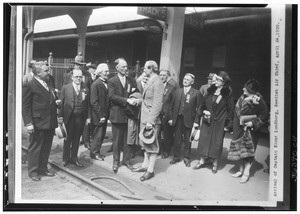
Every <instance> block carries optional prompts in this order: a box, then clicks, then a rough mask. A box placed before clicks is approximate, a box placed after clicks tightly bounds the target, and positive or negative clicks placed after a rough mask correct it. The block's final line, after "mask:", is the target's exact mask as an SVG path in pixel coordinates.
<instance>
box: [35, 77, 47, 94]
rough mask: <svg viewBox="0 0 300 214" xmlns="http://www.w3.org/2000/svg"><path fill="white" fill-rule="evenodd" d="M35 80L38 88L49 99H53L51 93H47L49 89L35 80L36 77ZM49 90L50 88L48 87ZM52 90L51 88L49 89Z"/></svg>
mask: <svg viewBox="0 0 300 214" xmlns="http://www.w3.org/2000/svg"><path fill="white" fill-rule="evenodd" d="M33 80H34V81H35V84H36V86H37V88H39V89H40V91H41V92H42V93H43V94H44V95H45V96H47V97H49V98H51V93H50V92H49V91H47V89H46V88H45V87H44V86H43V85H42V84H41V83H40V82H39V81H38V80H37V79H35V77H33ZM48 88H49V87H48ZM49 90H50V88H49Z"/></svg>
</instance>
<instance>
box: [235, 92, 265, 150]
mask: <svg viewBox="0 0 300 214" xmlns="http://www.w3.org/2000/svg"><path fill="white" fill-rule="evenodd" d="M258 96H260V100H259V103H258V104H257V105H255V104H250V103H243V100H244V98H245V96H244V95H242V96H241V97H240V98H239V99H238V101H237V103H236V106H235V111H234V120H233V136H232V140H237V139H239V138H240V137H241V136H242V135H243V133H244V129H243V126H241V125H240V116H241V115H256V116H257V118H255V119H253V120H252V123H253V129H252V130H251V136H252V141H253V144H254V148H255V149H256V147H257V143H258V140H259V135H260V133H259V130H260V128H261V127H262V126H263V125H264V124H265V123H266V122H267V121H268V119H269V111H268V108H267V105H266V103H265V101H264V99H263V98H262V96H261V95H260V94H258Z"/></svg>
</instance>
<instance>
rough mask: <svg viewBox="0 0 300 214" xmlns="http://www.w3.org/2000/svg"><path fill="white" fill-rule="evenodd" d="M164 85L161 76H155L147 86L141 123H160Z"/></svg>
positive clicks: (144, 92) (143, 95)
mask: <svg viewBox="0 0 300 214" xmlns="http://www.w3.org/2000/svg"><path fill="white" fill-rule="evenodd" d="M163 93H164V85H163V83H162V82H161V79H160V78H159V76H155V77H153V78H152V79H151V80H150V81H149V82H148V83H147V84H146V86H145V88H144V91H143V94H142V97H143V100H142V107H141V124H146V123H147V122H148V123H151V124H153V125H155V124H160V119H159V115H160V112H161V110H162V101H163V96H164V95H163Z"/></svg>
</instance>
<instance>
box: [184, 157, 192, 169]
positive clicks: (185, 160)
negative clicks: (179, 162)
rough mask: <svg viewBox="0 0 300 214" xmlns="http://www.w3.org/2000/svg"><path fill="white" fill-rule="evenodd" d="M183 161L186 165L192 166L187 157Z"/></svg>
mask: <svg viewBox="0 0 300 214" xmlns="http://www.w3.org/2000/svg"><path fill="white" fill-rule="evenodd" d="M183 162H184V164H185V166H186V167H190V166H191V163H190V160H189V159H187V158H185V159H183Z"/></svg>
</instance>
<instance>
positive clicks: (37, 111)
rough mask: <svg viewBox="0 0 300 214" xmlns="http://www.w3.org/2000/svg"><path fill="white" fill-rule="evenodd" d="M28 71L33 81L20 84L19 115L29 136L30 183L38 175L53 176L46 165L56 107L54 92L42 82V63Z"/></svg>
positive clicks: (44, 74) (44, 71)
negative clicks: (30, 71)
mask: <svg viewBox="0 0 300 214" xmlns="http://www.w3.org/2000/svg"><path fill="white" fill-rule="evenodd" d="M32 72H33V75H34V77H33V79H32V80H31V81H30V82H28V83H25V84H24V85H23V94H22V96H23V108H22V115H23V120H24V125H25V127H26V129H27V131H28V133H29V134H31V135H32V139H31V140H30V144H29V147H28V175H29V177H30V178H31V179H32V180H33V181H39V180H40V179H41V178H40V175H42V176H51V177H52V176H54V174H53V173H51V172H49V171H48V168H47V163H48V158H49V154H50V150H51V145H52V140H53V135H54V130H55V128H56V127H57V114H56V111H57V108H56V102H55V94H54V89H53V88H50V87H48V85H47V83H46V82H45V81H46V79H47V75H48V72H49V67H48V66H47V65H46V64H45V63H44V62H35V63H33V65H32Z"/></svg>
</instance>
